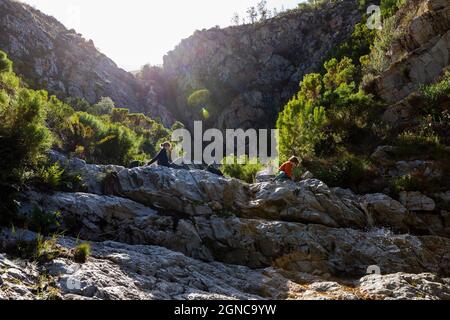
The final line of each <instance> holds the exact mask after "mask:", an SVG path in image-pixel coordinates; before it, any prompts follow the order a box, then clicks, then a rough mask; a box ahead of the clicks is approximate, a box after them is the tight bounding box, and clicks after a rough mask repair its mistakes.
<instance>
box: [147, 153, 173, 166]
mask: <svg viewBox="0 0 450 320" xmlns="http://www.w3.org/2000/svg"><path fill="white" fill-rule="evenodd" d="M167 153H168V152H167V150H166V149H161V150H160V151H159V153H158V154H157V155H156V157H154V158H153V159H152V160H151V161H150V162H149V163H148V165H151V164H153V163H155V162H156V161H158V166H164V167H170V162H171V159H170V155H168V154H167Z"/></svg>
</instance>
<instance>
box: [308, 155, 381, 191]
mask: <svg viewBox="0 0 450 320" xmlns="http://www.w3.org/2000/svg"><path fill="white" fill-rule="evenodd" d="M305 166H306V167H307V168H308V169H309V170H310V171H311V172H312V173H313V174H314V176H315V177H316V178H317V179H319V180H321V181H323V182H325V183H326V184H327V185H328V186H330V187H337V186H339V187H343V188H352V189H354V190H357V189H358V187H359V186H360V184H361V183H363V182H364V181H367V180H368V179H370V178H371V177H373V176H374V169H373V168H372V166H371V165H370V163H369V162H368V161H366V160H364V159H361V158H360V157H356V156H354V155H349V154H345V155H341V156H339V157H337V158H331V159H327V160H320V159H310V160H309V161H305Z"/></svg>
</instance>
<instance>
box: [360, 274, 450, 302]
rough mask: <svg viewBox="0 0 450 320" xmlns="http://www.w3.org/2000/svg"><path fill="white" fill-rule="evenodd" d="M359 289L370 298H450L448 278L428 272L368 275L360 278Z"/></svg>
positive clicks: (449, 280) (449, 281)
mask: <svg viewBox="0 0 450 320" xmlns="http://www.w3.org/2000/svg"><path fill="white" fill-rule="evenodd" d="M359 291H360V292H361V294H363V295H366V296H368V298H371V299H383V300H393V299H396V300H450V279H441V278H439V277H437V276H436V275H433V274H430V273H423V274H405V273H395V274H389V275H370V276H366V277H363V278H362V279H361V280H360V284H359Z"/></svg>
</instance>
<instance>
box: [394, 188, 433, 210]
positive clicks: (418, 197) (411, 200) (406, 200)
mask: <svg viewBox="0 0 450 320" xmlns="http://www.w3.org/2000/svg"><path fill="white" fill-rule="evenodd" d="M400 202H401V203H402V204H403V205H404V206H405V207H406V208H407V209H408V210H411V211H433V210H434V209H435V208H436V204H435V202H434V200H433V199H431V198H429V197H427V196H425V195H423V194H422V193H420V192H412V191H403V192H401V193H400Z"/></svg>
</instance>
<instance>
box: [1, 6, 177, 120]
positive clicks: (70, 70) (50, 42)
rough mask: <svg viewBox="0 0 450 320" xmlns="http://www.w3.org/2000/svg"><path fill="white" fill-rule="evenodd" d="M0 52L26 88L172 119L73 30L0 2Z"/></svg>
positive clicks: (27, 8) (28, 9) (25, 8)
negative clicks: (108, 102) (109, 102)
mask: <svg viewBox="0 0 450 320" xmlns="http://www.w3.org/2000/svg"><path fill="white" fill-rule="evenodd" d="M0 28H1V30H2V32H1V33H0V50H3V51H5V52H6V53H7V54H8V56H9V58H10V59H11V60H12V61H13V62H14V70H15V71H16V73H17V74H19V75H21V76H22V77H23V79H24V80H25V81H27V82H28V83H29V84H30V85H31V87H33V88H35V89H46V90H48V91H49V92H50V93H51V94H55V95H57V96H58V97H59V98H66V97H73V98H76V97H78V98H84V99H86V100H87V101H88V102H90V103H91V104H93V103H97V102H98V101H99V100H100V98H101V97H111V98H112V99H113V101H114V102H115V103H116V105H117V106H118V107H123V108H128V109H130V110H131V111H134V112H144V113H146V114H148V115H150V116H152V117H154V118H157V117H159V118H161V120H162V121H163V122H164V123H165V124H166V125H171V124H172V123H173V122H174V119H173V116H172V115H171V114H170V113H169V112H168V111H167V109H166V108H165V107H164V106H161V105H160V104H151V102H152V101H151V100H149V99H148V98H147V96H148V95H145V97H144V92H143V88H142V84H141V83H140V82H139V81H138V80H137V79H136V78H135V77H134V76H133V75H132V74H131V73H128V72H126V71H124V70H122V69H120V68H119V67H117V65H116V64H115V63H114V62H113V61H112V60H111V59H109V58H108V57H106V56H105V55H104V54H102V53H100V52H99V51H98V50H97V49H96V48H95V46H94V43H93V42H92V40H89V41H87V40H85V39H84V38H83V37H82V36H81V35H80V34H77V33H76V32H75V31H74V30H67V29H66V28H65V27H64V26H63V25H62V24H61V23H60V22H58V21H57V20H56V19H55V18H53V17H51V16H47V15H45V14H43V13H42V12H40V11H39V10H36V9H34V8H32V7H31V6H29V5H26V4H24V3H21V2H19V1H12V0H0Z"/></svg>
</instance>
